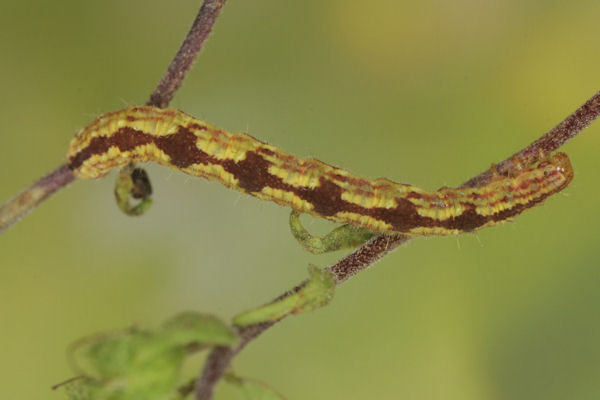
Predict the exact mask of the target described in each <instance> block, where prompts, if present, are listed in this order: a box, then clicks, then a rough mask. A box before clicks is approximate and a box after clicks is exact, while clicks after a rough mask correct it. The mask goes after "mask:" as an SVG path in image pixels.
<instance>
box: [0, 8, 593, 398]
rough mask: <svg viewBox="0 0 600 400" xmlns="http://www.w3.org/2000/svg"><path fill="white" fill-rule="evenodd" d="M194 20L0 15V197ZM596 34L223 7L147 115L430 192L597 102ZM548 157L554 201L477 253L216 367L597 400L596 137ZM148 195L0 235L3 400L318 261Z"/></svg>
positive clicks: (278, 211)
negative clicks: (181, 80) (564, 184)
mask: <svg viewBox="0 0 600 400" xmlns="http://www.w3.org/2000/svg"><path fill="white" fill-rule="evenodd" d="M199 5H200V1H199V0H180V1H177V2H164V1H158V0H151V1H150V0H128V1H117V0H110V1H102V2H90V1H79V0H65V1H61V2H59V3H57V2H49V1H43V0H29V1H11V0H8V1H2V2H1V3H0V54H1V55H2V56H1V58H0V87H1V88H2V100H0V101H1V105H2V107H1V108H0V132H1V133H0V178H1V179H0V200H4V199H7V198H9V197H10V196H12V195H13V194H15V193H16V192H18V191H19V190H21V189H22V188H24V187H25V186H27V185H28V184H30V183H31V182H33V181H34V180H35V179H37V178H38V177H40V176H42V175H43V174H45V173H47V172H49V171H51V170H53V169H54V168H55V167H57V166H58V165H59V164H60V163H62V162H63V161H64V154H65V149H66V147H67V144H68V142H69V139H70V138H71V137H72V135H73V134H74V133H75V132H76V130H77V129H79V128H80V127H82V126H84V125H86V124H87V123H88V122H90V121H91V120H92V119H93V117H94V116H96V115H97V114H99V113H102V112H105V111H109V110H113V109H118V108H121V107H123V106H125V105H128V104H139V103H143V102H145V101H146V99H147V98H148V95H149V93H150V92H151V90H152V89H153V87H154V85H155V84H156V82H157V81H158V79H159V78H160V76H161V74H162V72H163V70H164V69H165V68H166V66H167V64H168V62H169V61H170V59H171V57H172V55H173V54H174V52H175V51H176V49H177V48H178V46H179V43H180V41H181V40H182V38H183V37H184V35H185V33H186V32H187V29H188V27H189V25H190V23H191V22H192V20H193V18H194V16H195V14H196V11H197V9H198V7H199ZM599 20H600V3H599V2H598V1H596V0H588V1H572V2H565V1H544V2H540V1H516V0H511V1H507V0H492V1H473V0H457V1H451V2H450V1H442V0H437V1H435V0H426V1H420V2H413V1H397V0H381V1H375V2H365V1H357V0H329V1H326V2H323V1H317V0H303V1H273V0H271V1H267V0H253V1H236V0H230V1H229V3H228V4H227V6H226V8H225V10H224V12H223V14H222V16H221V18H220V20H219V21H218V23H217V26H216V28H215V31H214V33H213V35H212V37H211V38H210V40H209V42H208V44H207V45H206V48H205V50H204V52H203V54H202V55H201V57H200V59H199V61H198V62H197V64H196V66H195V69H194V70H193V71H192V73H191V74H190V75H189V77H188V79H187V80H186V82H185V85H184V87H183V88H182V89H181V90H180V92H179V93H178V95H177V96H176V98H175V99H174V101H173V103H172V105H173V106H174V107H177V108H180V109H183V110H185V111H186V112H188V113H190V114H192V115H195V116H198V117H201V118H204V119H206V120H207V121H210V122H211V123H213V124H216V125H218V126H221V127H223V128H226V129H229V130H237V131H247V132H249V133H251V134H253V135H254V136H256V137H258V138H260V139H261V140H264V141H267V142H269V143H272V144H275V145H278V146H280V147H282V148H284V149H285V150H287V151H289V152H292V153H294V154H297V155H301V156H311V157H317V158H319V159H321V160H323V161H325V162H328V163H331V164H334V165H338V166H341V167H344V168H347V169H350V170H351V171H353V172H355V173H358V174H360V175H364V176H367V177H371V178H375V177H378V176H385V177H388V178H390V179H393V180H396V181H400V182H409V183H412V184H415V185H420V186H423V187H426V188H429V189H435V188H438V187H440V186H443V185H448V186H452V185H457V184H459V183H461V182H462V181H464V180H466V179H467V178H469V177H471V176H473V175H475V174H476V173H478V172H480V171H482V170H483V169H486V168H488V167H489V165H490V164H491V163H492V162H494V161H498V160H501V159H503V158H505V157H506V156H508V155H509V154H512V153H513V152H514V151H515V150H517V149H519V148H521V147H523V146H525V145H526V144H528V143H529V142H531V141H532V140H534V139H536V138H537V137H538V136H539V135H541V134H542V133H543V132H545V131H546V130H548V129H550V128H551V127H553V126H554V125H555V124H556V123H558V122H559V121H561V120H562V118H563V117H565V116H566V115H568V114H569V113H571V112H572V111H573V110H574V109H575V108H576V107H578V106H579V105H580V104H581V103H583V102H584V101H585V100H586V99H587V98H589V97H590V96H591V95H592V94H594V93H595V92H596V91H597V90H599V89H600V85H599V82H600V79H599V71H600V69H599V65H600V51H599V50H600V45H599V44H598V43H599V42H598V38H599V37H600V24H598V21H599ZM564 150H566V151H568V152H569V154H570V155H571V157H572V161H573V164H574V167H575V171H576V178H575V180H574V182H573V183H572V185H571V186H570V187H569V188H568V189H567V190H565V191H564V193H563V194H559V195H557V196H555V197H554V198H551V199H550V200H549V201H547V202H546V204H544V205H543V206H541V207H538V208H536V209H533V210H531V211H529V212H527V213H525V214H524V215H522V216H521V217H519V218H518V219H517V220H516V221H515V222H513V223H510V224H507V225H504V226H500V227H495V228H491V229H486V230H484V231H481V232H480V233H478V234H477V235H463V236H459V237H447V238H429V239H423V238H420V239H415V240H413V241H411V242H410V243H409V244H407V245H405V246H404V247H403V248H401V249H399V250H398V251H396V252H395V253H394V254H392V255H390V256H388V257H387V258H385V259H384V260H383V261H381V262H380V263H379V264H377V265H376V266H375V267H373V268H371V269H370V270H369V271H366V272H364V273H362V274H360V275H359V276H358V277H356V278H355V279H353V280H352V281H350V282H348V283H347V284H345V285H343V286H342V287H340V288H339V290H338V291H337V293H336V298H335V301H334V302H333V303H332V304H331V305H330V306H329V307H326V308H324V309H320V310H318V311H316V312H314V313H310V314H305V315H299V316H296V317H293V318H289V319H288V320H286V321H284V322H283V323H281V324H280V325H278V326H277V327H276V328H274V329H272V330H270V331H268V332H267V333H266V334H265V335H264V336H262V337H261V338H260V339H259V340H257V341H255V342H254V343H253V344H252V345H250V346H249V347H248V348H247V349H246V350H245V351H244V352H243V353H242V354H241V355H240V356H239V358H238V359H237V360H236V362H235V370H236V371H237V372H238V373H239V374H240V375H242V376H249V377H253V378H258V379H261V380H264V381H266V382H268V383H269V384H270V385H272V386H273V387H274V388H276V389H277V390H279V391H280V392H282V393H283V394H285V395H286V396H287V397H288V398H289V399H307V398H318V399H367V398H372V399H461V400H468V399H473V400H475V399H478V400H480V399H529V400H532V399H546V400H549V399H565V398H569V399H597V398H600V379H599V378H600V318H599V311H598V309H599V306H600V290H599V289H600V269H599V268H598V267H599V265H598V264H599V260H600V250H599V245H598V242H599V240H600V216H599V213H598V211H597V210H598V194H599V189H598V173H599V164H598V161H597V159H598V152H599V150H600V122H596V124H595V125H593V126H592V127H591V128H590V129H588V130H587V131H586V132H585V133H584V134H582V135H580V136H579V137H577V138H576V139H575V140H574V141H573V142H572V143H569V144H568V145H566V146H565V147H564ZM149 172H150V174H151V178H152V182H153V184H154V188H155V192H156V194H155V205H154V207H153V209H152V210H151V211H150V212H149V213H148V214H147V215H146V216H144V217H142V218H136V219H132V218H128V217H126V216H124V215H122V214H121V213H120V212H119V211H118V209H117V207H116V206H115V205H114V202H113V197H112V190H113V183H114V174H113V175H111V176H109V177H108V178H105V179H102V180H98V181H94V182H75V183H74V184H72V186H71V187H69V188H67V189H66V190H63V191H62V192H60V193H59V194H58V195H56V196H54V197H53V198H51V199H50V200H49V201H48V202H46V203H45V204H43V205H42V206H41V207H40V208H39V209H37V210H35V211H34V212H33V213H32V215H30V216H28V217H26V218H25V219H24V220H23V221H21V222H20V223H19V224H17V225H16V226H14V227H13V228H12V229H10V230H9V231H7V232H5V233H4V234H2V236H0V377H1V381H2V385H0V387H1V388H0V391H1V396H2V397H3V398H7V399H17V398H20V399H51V400H53V399H61V398H63V396H64V395H63V393H62V392H60V391H59V392H51V391H50V389H49V388H50V386H51V385H53V384H55V383H57V382H59V381H61V380H64V379H66V378H69V377H70V376H72V372H71V371H70V370H69V367H68V364H67V361H66V357H65V349H66V348H67V346H68V345H69V344H70V343H72V342H73V341H74V340H76V339H78V338H80V337H82V336H86V335H89V334H91V333H94V332H97V331H102V330H111V329H115V328H121V327H125V326H129V325H131V324H133V323H143V324H150V325H152V324H158V323H160V322H161V321H163V320H164V319H166V318H168V317H169V316H172V315H174V314H176V313H178V312H179V311H182V310H199V311H206V312H212V313H215V314H217V315H219V316H221V317H222V318H224V319H228V318H230V317H232V316H233V315H235V314H236V313H237V312H239V311H242V310H246V309H248V308H251V307H254V306H257V305H259V304H261V303H263V302H265V301H267V300H270V299H271V298H273V297H274V296H276V295H278V294H280V293H281V292H283V291H285V290H287V289H288V288H290V287H292V286H293V285H295V284H296V283H298V282H299V281H300V280H302V279H303V278H304V277H305V276H306V266H307V264H308V263H314V264H318V265H321V266H326V265H328V264H329V263H331V262H333V261H334V260H336V259H338V258H340V257H341V256H342V255H343V253H336V254H332V255H327V256H313V255H310V254H308V253H305V252H304V251H303V250H302V249H301V248H300V247H299V246H298V245H297V243H295V241H294V240H293V239H292V237H291V235H290V234H289V232H288V227H287V216H288V210H286V209H283V208H281V207H278V206H276V205H274V204H270V203H264V202H260V201H258V200H256V199H253V198H250V197H248V196H244V195H240V194H238V193H237V192H233V191H229V190H226V189H224V188H223V187H221V186H220V185H218V184H214V183H208V182H206V181H204V180H201V179H195V178H190V177H187V176H184V175H182V174H179V173H175V172H172V171H170V170H168V169H165V168H160V167H155V166H150V167H149ZM305 222H306V223H307V224H308V225H309V227H310V228H311V229H312V230H313V231H316V232H325V231H327V230H328V229H330V228H331V225H330V224H328V223H326V222H321V221H317V220H314V219H308V218H307V219H306V220H305ZM236 396H237V394H236V393H235V392H234V391H232V390H231V389H228V388H226V387H219V390H218V397H217V398H218V399H235V398H237V397H236Z"/></svg>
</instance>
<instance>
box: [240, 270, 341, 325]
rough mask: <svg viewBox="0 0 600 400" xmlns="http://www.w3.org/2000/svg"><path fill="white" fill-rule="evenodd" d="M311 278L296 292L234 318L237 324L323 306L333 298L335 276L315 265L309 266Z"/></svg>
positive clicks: (273, 318)
mask: <svg viewBox="0 0 600 400" xmlns="http://www.w3.org/2000/svg"><path fill="white" fill-rule="evenodd" d="M308 273H309V279H308V281H307V283H306V285H304V286H302V287H301V288H300V289H299V290H298V291H296V292H295V293H292V294H289V295H287V296H285V297H284V298H282V299H279V300H276V301H274V302H272V303H269V304H265V305H264V306H261V307H259V308H256V309H254V310H250V311H247V312H245V313H242V314H239V315H237V316H235V317H234V318H233V323H234V324H235V325H237V326H247V325H253V324H257V323H261V322H270V321H277V320H279V319H281V318H283V317H285V316H286V315H289V314H299V313H301V312H305V311H313V310H316V309H317V308H320V307H323V306H325V305H327V304H329V302H330V301H331V300H332V299H333V293H334V291H335V284H336V281H335V276H334V275H333V274H332V273H331V272H329V271H327V270H324V269H320V268H318V267H316V266H314V265H309V266H308Z"/></svg>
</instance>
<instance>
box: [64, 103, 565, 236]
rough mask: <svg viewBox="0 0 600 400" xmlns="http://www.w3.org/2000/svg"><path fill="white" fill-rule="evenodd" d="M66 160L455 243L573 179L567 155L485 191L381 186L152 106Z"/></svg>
mask: <svg viewBox="0 0 600 400" xmlns="http://www.w3.org/2000/svg"><path fill="white" fill-rule="evenodd" d="M67 157H68V164H69V167H70V168H71V170H72V171H73V172H74V174H75V175H76V176H78V177H81V178H89V179H93V178H98V177H101V176H103V175H105V174H106V173H107V172H109V170H111V169H112V168H116V167H123V166H125V165H127V164H128V163H131V162H145V161H154V162H157V163H159V164H161V165H165V166H168V167H171V168H175V169H178V170H180V171H182V172H184V173H186V174H189V175H193V176H199V177H203V178H206V179H209V180H213V181H218V182H221V183H222V184H223V185H225V186H227V187H229V188H232V189H236V190H239V191H241V192H244V193H248V194H250V195H253V196H256V197H258V198H260V199H263V200H271V201H274V202H276V203H278V204H280V205H283V206H289V207H291V208H292V209H294V210H296V211H298V212H300V213H307V214H312V215H315V216H318V217H322V218H326V219H329V220H331V221H334V222H339V223H347V224H351V225H354V226H358V227H363V228H366V229H368V230H370V231H373V232H386V233H403V234H408V235H452V234H458V233H462V232H472V231H474V230H476V229H479V228H482V227H486V226H490V225H495V224H498V223H500V222H504V221H507V220H509V219H511V218H512V217H514V216H516V215H518V214H520V213H521V212H523V211H524V210H526V209H528V208H530V207H533V206H535V205H537V204H539V203H541V202H542V201H544V200H545V199H546V198H547V197H548V196H551V195H552V194H554V193H556V192H559V191H561V190H562V189H564V188H565V187H566V186H567V185H568V184H569V183H570V182H571V180H572V179H573V169H572V167H571V163H570V161H569V158H568V156H567V155H566V154H564V153H556V154H554V155H553V156H551V157H549V158H548V159H547V160H544V161H542V162H540V163H538V164H537V165H534V166H529V167H525V168H522V169H521V170H518V171H516V172H515V173H514V174H513V176H509V177H505V176H497V177H496V178H495V179H493V180H492V181H491V182H490V183H488V184H487V185H485V186H482V187H477V188H460V189H452V188H441V189H439V190H437V191H433V192H431V191H426V190H424V189H420V188H418V187H415V186H411V185H406V184H402V183H396V182H392V181H390V180H388V179H384V178H379V179H375V180H368V179H364V178H361V177H358V176H356V175H354V174H352V173H350V172H348V171H345V170H343V169H339V168H335V167H333V166H331V165H328V164H325V163H323V162H321V161H318V160H315V159H312V158H307V159H303V158H299V157H296V156H294V155H291V154H289V153H286V152H284V151H282V150H280V149H279V148H277V147H275V146H271V145H269V144H266V143H263V142H261V141H259V140H257V139H255V138H253V137H252V136H249V135H247V134H244V133H229V132H226V131H224V130H222V129H219V128H216V127H214V126H212V125H210V124H208V123H206V122H204V121H201V120H198V119H196V118H193V117H191V116H189V115H187V114H185V113H183V112H182V111H179V110H174V109H159V108H156V107H148V106H139V107H128V108H125V109H123V110H120V111H115V112H111V113H107V114H104V115H102V116H100V117H98V118H96V120H95V121H94V122H92V123H91V124H90V125H88V126H87V127H85V128H83V129H82V130H81V131H80V132H79V133H78V134H77V135H76V136H75V138H73V140H72V141H71V144H70V146H69V150H68V154H67Z"/></svg>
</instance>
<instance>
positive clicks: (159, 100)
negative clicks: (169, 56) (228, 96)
mask: <svg viewBox="0 0 600 400" xmlns="http://www.w3.org/2000/svg"><path fill="white" fill-rule="evenodd" d="M225 1H226V0H205V1H204V4H202V7H201V8H200V11H199V12H198V16H197V17H196V19H195V20H194V23H193V24H192V27H191V28H190V31H189V32H188V35H187V37H186V38H185V40H184V41H183V44H182V46H181V48H180V49H179V51H178V52H177V54H176V55H175V58H174V59H173V61H171V64H170V65H169V68H168V70H167V71H166V72H165V74H164V76H163V78H162V79H161V80H160V82H159V84H158V86H157V87H156V89H155V90H154V92H153V93H152V95H151V96H150V100H149V101H148V104H149V105H156V106H160V107H166V106H167V105H168V104H169V102H170V101H171V99H172V98H173V96H174V95H175V92H176V91H177V89H178V88H179V87H180V86H181V83H182V82H183V80H184V79H185V76H186V74H187V72H188V71H189V70H190V68H191V66H192V64H193V62H194V60H195V59H196V55H197V54H198V52H199V51H200V50H201V49H202V46H203V44H204V42H205V41H206V39H207V38H208V34H209V33H210V31H211V29H212V26H213V25H214V23H215V20H216V18H217V17H218V15H219V11H220V10H221V8H222V7H223V5H224V4H225ZM74 179H75V177H74V175H73V173H72V172H71V171H70V170H69V168H68V167H67V165H61V166H60V167H59V168H58V169H57V170H56V171H54V172H51V173H50V174H48V175H47V176H45V177H43V178H42V179H40V180H39V181H37V182H35V183H34V184H33V185H31V186H29V187H28V188H26V189H25V190H23V191H22V192H21V193H19V194H18V195H17V196H15V197H13V198H12V199H10V200H8V201H6V202H5V203H3V204H2V205H0V233H2V231H4V230H5V229H7V228H8V227H10V226H11V225H13V224H14V223H16V222H17V221H19V220H20V219H21V218H22V217H24V216H25V215H27V214H28V213H29V212H31V211H32V210H33V209H34V208H36V207H37V206H38V205H40V204H41V203H42V202H43V201H44V200H46V199H47V198H48V197H50V195H52V194H53V193H55V192H57V191H58V190H59V189H62V188H64V187H65V186H67V185H68V184H69V183H71V182H72V181H73V180H74Z"/></svg>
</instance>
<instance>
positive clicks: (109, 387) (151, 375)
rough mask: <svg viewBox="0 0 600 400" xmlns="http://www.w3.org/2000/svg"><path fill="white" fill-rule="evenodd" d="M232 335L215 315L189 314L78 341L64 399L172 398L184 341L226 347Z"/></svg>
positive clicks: (183, 355)
mask: <svg viewBox="0 0 600 400" xmlns="http://www.w3.org/2000/svg"><path fill="white" fill-rule="evenodd" d="M236 339H237V338H236V336H235V334H234V333H233V331H232V330H231V329H230V328H229V327H228V326H226V325H225V324H224V323H223V322H221V321H220V320H218V319H217V318H215V317H213V316H210V315H206V314H199V313H192V312H187V313H182V314H179V315H178V316H176V317H174V318H172V319H170V320H169V321H167V322H166V323H165V324H164V325H163V326H162V327H160V328H158V329H156V330H143V329H138V328H130V329H127V330H123V331H120V332H116V333H112V334H101V335H96V336H93V337H90V338H87V339H84V340H83V341H81V342H80V343H78V344H77V345H76V346H75V350H74V352H73V358H74V360H75V362H76V365H77V367H78V368H79V369H80V372H81V374H82V375H83V378H82V379H80V380H77V381H74V382H72V383H70V384H68V385H66V386H67V393H68V396H69V399H71V400H138V399H139V400H154V399H156V400H163V399H164V400H171V399H174V398H176V396H177V388H178V386H179V384H180V380H181V377H180V370H181V365H182V364H183V362H184V360H185V358H186V357H187V356H188V346H189V345H191V344H195V345H198V344H199V345H209V346H213V345H230V344H233V343H235V341H236Z"/></svg>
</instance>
